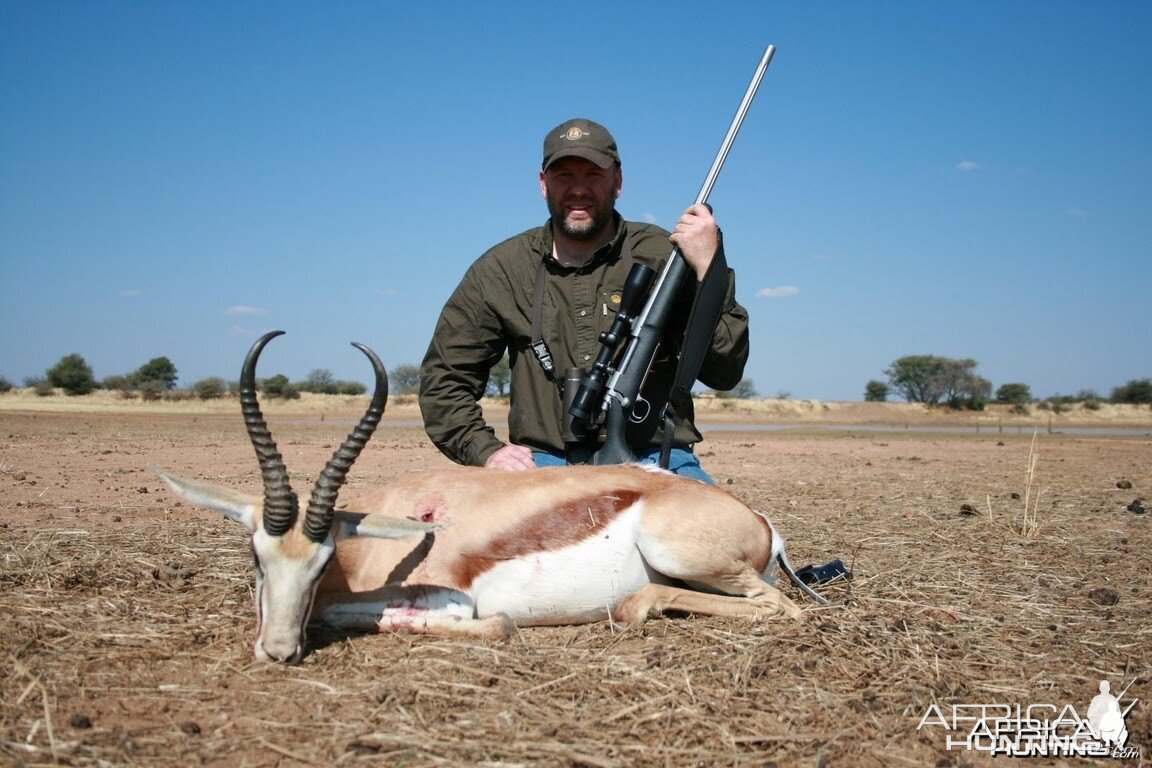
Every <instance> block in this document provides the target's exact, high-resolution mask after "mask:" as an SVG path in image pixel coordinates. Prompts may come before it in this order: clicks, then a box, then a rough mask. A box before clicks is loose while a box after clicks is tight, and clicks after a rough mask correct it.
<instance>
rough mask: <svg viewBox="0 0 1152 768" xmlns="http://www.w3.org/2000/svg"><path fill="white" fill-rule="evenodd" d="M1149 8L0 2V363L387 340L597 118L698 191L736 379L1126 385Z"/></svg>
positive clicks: (851, 391) (1140, 359) (26, 368)
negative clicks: (968, 361)
mask: <svg viewBox="0 0 1152 768" xmlns="http://www.w3.org/2000/svg"><path fill="white" fill-rule="evenodd" d="M1150 33H1152V3H1147V2H1123V1H1118V2H1107V3H1095V2H1012V3H1004V2H979V3H972V2H957V3H947V4H945V3H924V2H869V3H866V2H851V3H849V2H816V3H782V2H747V3H735V2H733V3H724V2H717V3H714V4H712V5H710V6H707V7H706V6H704V5H702V4H700V3H688V2H667V1H662V2H653V3H642V2H636V3H611V4H608V3H598V2H588V3H583V4H578V5H572V4H560V3H548V4H541V3H514V2H506V3H502V2H488V3H464V2H439V3H437V2H428V3H404V4H390V3H384V2H331V3H322V2H277V3H272V2H253V1H245V0H240V1H239V2H182V1H180V0H171V1H168V2H161V3H153V2H117V1H111V0H109V1H102V0H98V1H97V2H91V1H90V0H84V1H82V2H72V1H67V0H48V1H46V2H45V1H41V0H37V1H36V2H16V1H14V0H0V376H4V377H6V378H8V379H9V380H10V381H13V382H17V383H18V382H20V381H22V380H23V379H24V377H27V376H30V375H35V374H41V373H43V372H44V370H45V369H47V368H48V367H49V366H51V365H52V364H53V363H55V362H56V361H57V360H58V359H59V358H60V357H62V356H63V355H65V354H69V353H72V352H78V353H80V354H82V355H83V356H84V357H85V359H87V360H88V362H89V363H90V364H91V365H92V367H93V369H94V370H95V373H96V376H97V377H98V378H102V377H104V376H107V375H110V374H116V373H126V372H129V371H132V370H134V369H136V368H137V367H139V366H140V365H141V364H143V363H144V362H146V361H148V360H149V359H151V358H153V357H157V356H160V355H165V356H167V357H169V358H170V359H171V360H172V361H173V362H174V363H175V364H176V366H177V368H178V370H179V372H180V383H181V384H190V383H192V382H194V381H196V380H198V379H201V378H204V377H207V376H215V375H218V376H223V377H225V378H235V377H236V375H237V371H238V369H239V365H240V362H241V360H242V357H243V355H244V352H245V351H246V349H247V347H248V346H249V345H250V344H251V342H252V341H253V339H254V338H255V337H256V335H258V334H259V333H261V332H263V331H265V330H268V329H272V328H282V329H284V330H286V331H288V335H287V336H286V337H284V338H283V339H278V340H277V341H276V342H275V343H274V344H272V345H271V346H270V347H269V348H268V351H267V352H266V354H265V357H264V359H263V360H262V371H261V372H262V374H264V375H270V374H272V373H285V374H287V375H288V376H289V377H291V378H293V379H296V378H303V377H304V376H305V375H306V374H307V373H308V372H309V371H310V370H312V369H314V368H327V369H330V370H331V371H332V372H333V373H334V374H335V375H336V377H337V378H341V379H358V380H362V381H367V380H368V378H369V374H368V371H367V370H365V362H364V360H363V358H362V357H361V356H360V354H359V353H358V352H356V351H355V350H354V349H352V348H351V347H350V346H348V342H349V341H353V340H355V341H361V342H364V343H367V344H369V345H370V346H372V347H373V348H374V349H375V350H376V351H377V352H378V353H379V354H380V355H381V357H382V358H383V359H384V361H385V363H386V364H387V365H388V366H389V367H391V366H393V365H396V364H400V363H418V362H419V361H420V359H421V358H422V356H423V353H424V350H425V348H426V346H427V343H428V340H429V338H430V335H431V333H432V329H433V325H434V323H435V319H436V316H437V315H438V313H439V310H440V308H441V306H442V305H443V302H444V301H445V299H446V298H447V297H448V295H449V293H450V292H451V291H452V290H453V288H454V287H455V285H456V282H457V281H458V279H459V278H460V277H461V276H462V275H463V273H464V271H465V270H466V268H467V267H468V265H469V264H470V263H471V262H472V261H473V260H474V259H475V258H477V257H478V256H479V255H480V254H481V253H483V252H484V251H485V250H486V249H487V248H489V247H490V246H492V245H494V244H495V243H497V242H499V241H500V240H503V239H504V238H506V237H509V236H511V235H514V234H516V233H518V232H520V231H523V230H525V229H528V228H530V227H533V226H537V225H539V224H541V223H543V221H544V219H545V217H546V211H545V207H544V204H543V201H542V200H541V199H540V196H539V190H538V188H537V185H536V173H537V170H538V168H539V163H540V145H541V142H542V139H543V135H544V132H545V131H547V130H548V129H549V128H550V127H552V126H553V125H555V124H557V123H559V122H561V121H562V120H564V119H566V118H568V117H572V116H586V117H590V118H592V119H595V120H598V121H600V122H602V123H604V124H606V125H607V126H608V127H609V128H610V129H611V130H612V132H613V133H614V134H615V135H616V138H617V140H618V142H619V145H620V150H621V154H622V157H623V163H624V194H623V197H622V198H621V200H620V203H619V208H620V210H621V212H622V213H623V214H624V215H625V216H626V217H627V218H630V219H633V220H647V221H652V222H655V223H658V224H661V225H663V226H671V225H672V224H673V223H674V221H675V219H676V218H677V217H678V215H679V213H680V211H681V210H682V209H683V208H685V207H686V206H687V205H688V204H689V203H690V202H691V201H692V199H693V198H694V197H695V195H696V192H697V190H698V189H699V186H700V183H701V181H702V180H703V177H704V175H705V173H706V172H707V170H708V166H709V165H710V163H711V161H712V157H713V155H714V153H715V151H716V149H717V147H718V146H719V143H720V140H721V138H722V137H723V134H724V131H725V130H726V128H727V126H728V122H729V120H730V119H731V116H732V114H733V112H734V111H735V108H736V106H737V104H738V102H739V99H740V97H741V95H742V94H743V91H744V88H745V86H746V85H747V83H748V80H749V78H750V77H751V74H752V71H753V68H754V67H755V64H756V62H757V61H758V59H759V57H760V55H761V52H762V51H763V48H764V46H765V45H766V44H767V43H773V44H775V45H776V46H777V54H776V57H775V60H774V61H773V63H772V66H771V68H770V69H769V70H768V73H767V76H766V77H765V79H764V82H763V85H762V86H761V89H760V92H759V95H758V96H757V99H756V102H755V103H754V104H753V106H752V108H751V110H750V112H749V114H748V117H747V119H746V121H745V123H744V128H743V130H742V132H741V134H740V136H739V138H738V139H737V142H736V145H735V147H734V148H733V150H732V153H731V155H730V156H729V159H728V164H727V166H726V167H725V170H724V172H723V174H722V175H721V177H720V179H719V181H718V183H717V185H716V187H715V190H714V192H713V195H712V198H711V202H712V203H713V205H714V207H715V209H716V216H717V219H718V220H719V221H720V224H721V226H722V227H723V229H724V233H725V240H726V243H727V248H728V260H729V263H730V265H732V266H733V267H734V268H735V269H736V272H737V293H738V298H739V299H740V301H741V302H742V303H743V304H744V305H745V306H747V307H748V308H749V310H750V312H751V315H752V357H751V360H750V362H749V365H748V369H747V375H748V376H749V377H751V378H752V379H753V380H754V381H755V383H756V386H757V388H758V390H759V391H760V393H761V394H762V395H767V396H773V395H776V394H777V393H780V392H788V393H790V394H791V395H792V397H794V398H800V399H824V400H859V399H861V397H862V395H863V390H864V385H865V383H866V382H867V381H868V380H869V379H874V378H881V379H882V378H883V370H884V369H885V368H886V367H887V366H888V365H889V364H890V363H891V362H892V361H893V360H895V359H896V358H898V357H900V356H902V355H906V354H937V355H944V356H948V357H964V358H974V359H975V360H977V361H978V363H979V367H978V369H977V370H978V372H979V373H980V374H981V375H983V376H984V377H986V378H988V379H989V380H991V381H992V383H993V385H994V386H998V385H1000V384H1003V383H1006V382H1024V383H1027V384H1029V385H1030V386H1031V387H1032V391H1033V393H1034V394H1036V395H1038V396H1047V395H1051V394H1054V393H1066V394H1068V393H1075V392H1077V391H1079V390H1081V389H1095V390H1097V391H1098V392H1100V393H1102V394H1105V395H1106V394H1108V393H1109V392H1110V390H1111V388H1112V387H1115V386H1118V385H1120V384H1123V383H1125V382H1127V381H1129V380H1131V379H1135V378H1143V377H1147V376H1152V334H1150V333H1149V330H1148V329H1149V326H1150V320H1149V318H1150V314H1149V306H1150V303H1149V293H1150V289H1152V259H1150V258H1149V257H1150V255H1152V186H1150V182H1149V179H1150V178H1152V141H1150V139H1149V136H1152V119H1150V118H1152V114H1150V113H1152V106H1150V104H1152V99H1149V97H1148V94H1149V93H1152V65H1150V64H1149V59H1148V54H1147V40H1148V37H1149V34H1150Z"/></svg>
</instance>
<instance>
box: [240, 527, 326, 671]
mask: <svg viewBox="0 0 1152 768" xmlns="http://www.w3.org/2000/svg"><path fill="white" fill-rule="evenodd" d="M335 553H336V545H335V543H334V541H333V540H332V538H331V537H329V538H328V539H326V540H325V541H324V542H322V543H320V544H316V543H314V542H311V541H309V540H308V539H306V538H304V536H302V535H300V533H299V531H298V530H292V531H289V532H288V533H287V534H285V535H284V536H269V535H268V534H267V533H266V532H265V531H264V529H263V528H257V529H256V531H255V533H253V534H252V555H253V559H254V561H255V566H256V639H255V641H254V642H253V645H252V650H253V652H254V653H255V654H256V658H258V659H261V660H263V661H281V662H284V663H286V664H296V663H298V662H299V661H300V659H301V658H303V656H304V642H305V628H306V627H307V625H308V618H309V616H310V615H311V614H312V602H313V600H314V599H315V597H316V589H317V587H319V585H320V579H321V578H323V576H324V571H325V570H327V568H328V565H329V563H331V562H332V557H333V555H334V554H335Z"/></svg>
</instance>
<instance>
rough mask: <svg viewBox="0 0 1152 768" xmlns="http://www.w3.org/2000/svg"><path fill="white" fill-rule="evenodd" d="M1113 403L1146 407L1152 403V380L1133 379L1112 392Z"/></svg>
mask: <svg viewBox="0 0 1152 768" xmlns="http://www.w3.org/2000/svg"><path fill="white" fill-rule="evenodd" d="M1111 400H1112V402H1114V403H1130V404H1133V405H1146V404H1148V403H1152V379H1132V380H1131V381H1129V382H1128V383H1127V384H1125V385H1123V386H1120V387H1116V388H1115V389H1113V390H1112V397H1111Z"/></svg>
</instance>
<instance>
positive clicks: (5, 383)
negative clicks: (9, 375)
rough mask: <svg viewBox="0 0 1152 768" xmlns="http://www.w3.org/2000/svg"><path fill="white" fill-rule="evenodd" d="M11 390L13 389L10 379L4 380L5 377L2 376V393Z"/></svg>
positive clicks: (0, 390) (0, 387) (0, 378)
mask: <svg viewBox="0 0 1152 768" xmlns="http://www.w3.org/2000/svg"><path fill="white" fill-rule="evenodd" d="M10 389H12V382H10V381H8V379H6V378H4V377H3V376H0V392H7V391H9V390H10Z"/></svg>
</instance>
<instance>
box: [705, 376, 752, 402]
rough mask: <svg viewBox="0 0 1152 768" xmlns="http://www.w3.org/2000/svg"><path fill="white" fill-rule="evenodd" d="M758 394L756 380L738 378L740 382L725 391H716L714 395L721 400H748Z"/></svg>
mask: <svg viewBox="0 0 1152 768" xmlns="http://www.w3.org/2000/svg"><path fill="white" fill-rule="evenodd" d="M758 396H759V395H758V393H757V392H756V382H754V381H753V380H752V379H740V383H738V384H737V385H736V386H734V387H732V389H730V390H728V391H727V392H722V391H720V390H717V391H716V397H717V398H720V399H722V400H750V399H752V398H754V397H758Z"/></svg>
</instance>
